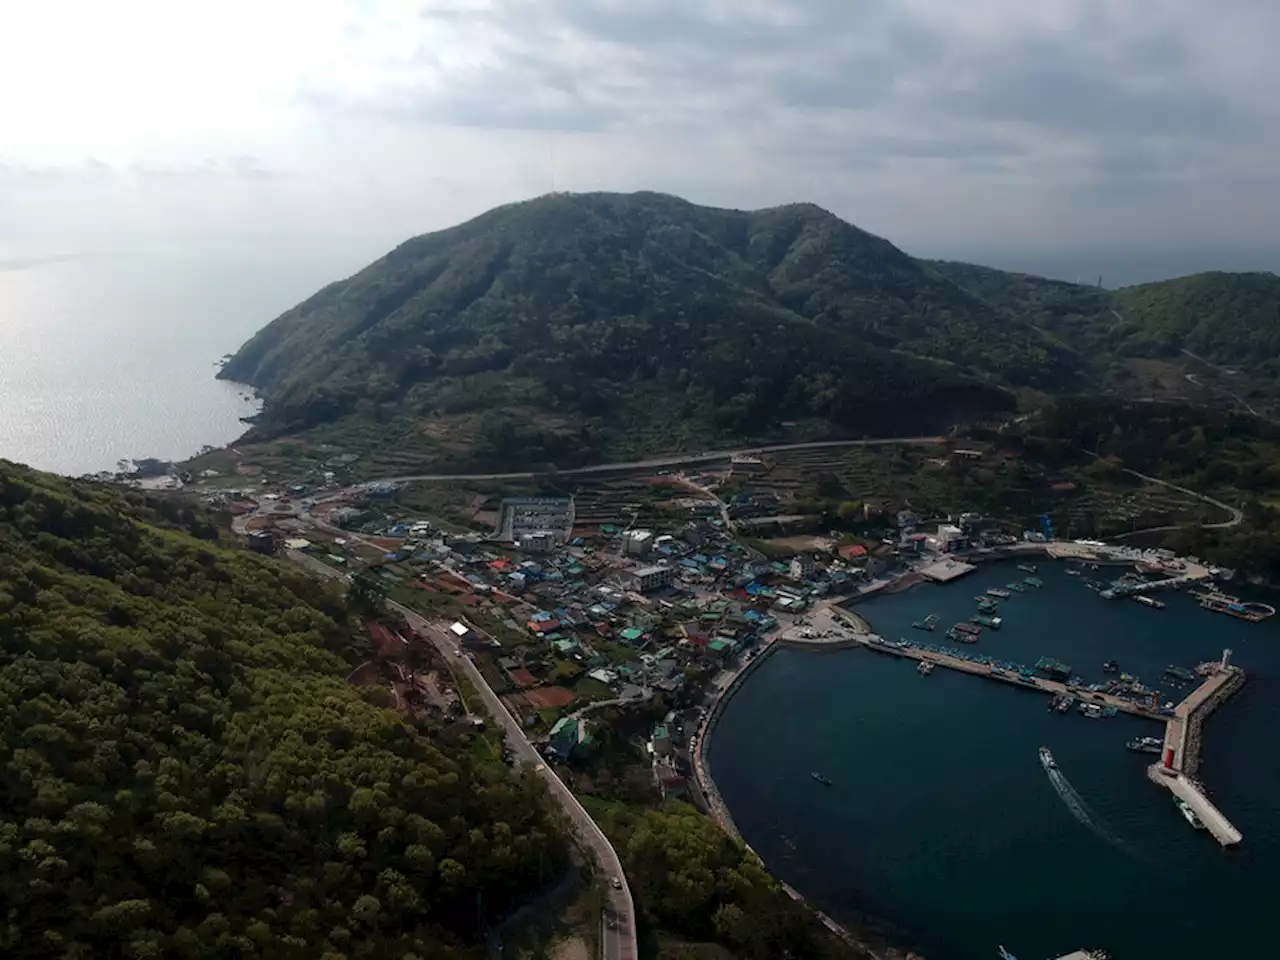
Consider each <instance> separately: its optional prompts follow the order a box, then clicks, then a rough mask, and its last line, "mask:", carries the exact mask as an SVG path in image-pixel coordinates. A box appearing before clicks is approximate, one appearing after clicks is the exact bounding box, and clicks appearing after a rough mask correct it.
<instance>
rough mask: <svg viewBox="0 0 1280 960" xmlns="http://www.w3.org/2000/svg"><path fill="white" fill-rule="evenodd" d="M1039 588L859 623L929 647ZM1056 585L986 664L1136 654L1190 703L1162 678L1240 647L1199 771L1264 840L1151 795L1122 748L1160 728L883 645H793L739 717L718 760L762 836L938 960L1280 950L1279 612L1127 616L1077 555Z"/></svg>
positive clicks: (1010, 573)
mask: <svg viewBox="0 0 1280 960" xmlns="http://www.w3.org/2000/svg"><path fill="white" fill-rule="evenodd" d="M1022 576H1024V574H1023V573H1021V572H1018V571H1015V570H1014V568H1013V566H1012V565H1005V564H1001V565H999V566H994V565H993V566H988V567H984V568H982V569H980V570H979V571H978V572H976V573H974V574H972V575H971V576H969V577H968V578H967V579H964V580H960V581H957V582H955V583H952V584H950V585H947V586H925V587H919V588H916V589H914V590H911V591H909V592H907V593H905V594H899V595H897V596H891V597H882V598H879V599H876V600H874V601H872V602H870V603H867V604H863V605H862V606H860V607H859V608H858V610H859V612H860V613H861V614H863V615H864V616H866V617H867V618H868V619H869V620H870V621H871V623H872V626H873V628H874V629H875V630H876V631H877V632H879V633H881V634H883V635H885V636H889V637H897V636H906V637H909V638H910V639H913V640H920V639H924V638H925V637H926V635H925V634H922V633H920V632H919V631H913V630H911V629H910V623H911V621H913V620H916V619H919V618H921V617H922V616H924V614H926V613H938V614H940V615H941V617H942V625H943V627H945V626H946V625H948V624H950V623H954V622H956V621H958V620H961V619H967V617H968V616H969V615H970V614H971V613H972V611H973V608H974V602H973V599H972V598H973V595H974V594H976V593H979V592H981V591H982V590H983V589H985V588H986V587H988V586H994V585H997V584H1003V583H1005V582H1006V581H1009V580H1014V579H1021V578H1022ZM1039 576H1041V577H1042V578H1043V579H1044V580H1045V581H1046V584H1045V587H1044V588H1043V589H1041V590H1033V589H1032V588H1028V590H1027V592H1026V593H1024V594H1019V595H1016V596H1015V597H1014V598H1012V599H1010V600H1008V601H1005V602H1004V604H1002V615H1003V616H1004V617H1005V619H1006V623H1005V626H1004V628H1003V629H1002V630H1001V631H999V632H992V631H986V632H984V634H983V637H982V640H981V642H980V643H979V644H978V646H977V648H968V649H971V650H972V649H979V650H982V651H984V652H986V653H990V654H994V655H997V656H1001V657H1006V658H1008V659H1011V660H1016V661H1019V662H1023V663H1027V664H1032V663H1034V662H1035V660H1036V659H1037V658H1038V657H1040V656H1042V655H1046V654H1048V655H1051V656H1055V657H1057V658H1058V659H1061V660H1065V661H1067V662H1069V663H1072V664H1073V665H1074V666H1075V668H1076V672H1077V673H1079V674H1081V675H1082V676H1084V677H1085V678H1086V679H1087V680H1093V679H1101V678H1102V677H1103V674H1102V669H1101V664H1102V661H1103V660H1106V659H1116V660H1118V661H1120V664H1121V667H1122V669H1124V670H1126V671H1128V672H1130V673H1134V674H1137V675H1138V676H1140V677H1142V678H1143V680H1144V681H1146V682H1147V683H1148V684H1149V685H1151V684H1155V685H1158V686H1161V687H1162V689H1164V690H1165V691H1166V694H1167V695H1168V698H1169V699H1173V700H1178V699H1181V697H1182V696H1183V695H1184V693H1183V692H1179V691H1178V690H1177V689H1174V688H1171V687H1170V686H1169V685H1168V684H1167V683H1161V676H1160V673H1161V671H1162V670H1163V669H1164V667H1165V666H1166V665H1167V664H1170V663H1177V664H1181V665H1184V666H1189V667H1190V666H1194V664H1195V663H1197V662H1199V661H1201V660H1206V659H1216V658H1217V657H1218V656H1219V655H1220V654H1221V651H1222V648H1223V647H1224V646H1230V647H1232V648H1233V649H1234V650H1235V661H1236V662H1237V663H1239V664H1240V665H1241V666H1243V667H1244V668H1245V669H1246V671H1247V672H1248V675H1249V682H1248V683H1247V684H1246V686H1245V688H1244V690H1243V691H1242V692H1241V693H1240V694H1238V695H1237V696H1236V697H1235V698H1234V699H1232V700H1231V701H1230V702H1229V703H1228V704H1227V705H1226V706H1225V707H1224V708H1223V709H1222V710H1220V711H1219V712H1218V713H1217V714H1215V715H1214V716H1213V717H1212V718H1211V720H1210V721H1209V723H1208V724H1207V725H1206V731H1205V732H1206V754H1205V760H1204V763H1203V766H1202V768H1201V777H1202V779H1203V780H1204V781H1205V783H1206V784H1207V786H1208V788H1209V790H1210V793H1211V796H1212V798H1213V799H1214V801H1215V802H1216V803H1217V804H1218V805H1219V806H1220V807H1221V808H1222V809H1223V811H1224V812H1225V813H1226V814H1227V816H1228V817H1229V818H1230V819H1231V820H1232V821H1233V822H1234V823H1235V824H1236V826H1237V827H1238V828H1239V829H1240V830H1241V832H1242V833H1243V834H1244V838H1245V840H1244V844H1243V845H1242V846H1241V847H1240V848H1239V849H1237V850H1233V851H1227V852H1224V851H1222V850H1221V849H1219V847H1218V845H1217V844H1216V843H1215V842H1214V841H1213V839H1212V838H1211V837H1210V836H1208V834H1206V833H1202V832H1195V831H1193V830H1192V829H1191V828H1190V827H1189V826H1188V825H1187V823H1186V822H1185V821H1184V820H1183V819H1182V818H1181V817H1180V816H1179V815H1178V814H1177V812H1176V810H1175V809H1174V808H1173V806H1172V801H1171V799H1170V795H1169V794H1168V793H1167V792H1165V791H1163V790H1160V789H1158V788H1157V787H1155V786H1154V785H1153V784H1151V783H1150V782H1149V781H1148V780H1147V778H1146V775H1145V770H1144V768H1145V766H1146V765H1147V764H1148V763H1150V762H1152V761H1153V760H1154V759H1156V758H1155V757H1153V756H1150V755H1144V754H1135V753H1132V752H1130V751H1128V750H1125V749H1124V742H1125V741H1126V740H1127V739H1128V738H1129V737H1131V736H1135V735H1139V734H1151V735H1156V736H1158V735H1160V734H1161V733H1162V730H1163V728H1162V726H1161V725H1160V724H1158V723H1156V722H1153V721H1147V720H1142V719H1139V718H1134V717H1123V716H1122V717H1116V718H1113V719H1108V720H1098V721H1090V720H1086V719H1084V718H1083V717H1081V716H1079V715H1078V714H1076V713H1072V714H1070V715H1067V716H1061V715H1058V714H1055V713H1049V712H1048V711H1047V710H1046V707H1047V704H1048V698H1047V697H1046V696H1045V695H1044V694H1041V693H1037V692H1033V691H1025V690H1019V689H1017V688H1014V687H1009V686H1007V685H1004V684H1000V683H995V682H992V681H988V680H984V679H983V678H981V677H974V676H968V675H964V674H958V673H955V672H952V671H948V670H943V669H938V670H936V671H935V672H934V673H933V674H932V675H931V676H929V677H921V676H919V675H918V674H917V673H916V671H915V664H914V663H912V662H909V661H899V660H898V659H896V658H893V657H888V656H884V655H879V654H874V653H871V652H869V651H865V650H850V651H844V652H841V653H832V654H810V653H805V652H801V651H793V650H782V651H779V652H778V653H776V654H775V655H774V656H772V657H771V658H770V660H769V661H768V662H766V663H764V664H762V665H761V666H760V668H759V669H758V670H756V672H755V674H754V675H753V676H752V677H751V678H750V679H749V680H748V681H747V682H746V684H745V685H744V686H743V688H742V689H741V690H740V691H739V693H738V694H737V695H736V696H735V697H734V698H733V700H732V701H731V702H730V703H729V705H728V706H727V707H726V709H725V712H724V715H723V716H722V718H721V720H720V722H719V725H718V726H717V729H716V731H715V733H714V735H713V738H712V742H711V746H710V760H711V766H712V770H713V773H714V776H715V778H716V782H717V784H718V785H719V787H720V790H721V792H722V794H723V795H724V797H725V800H726V801H727V803H728V804H729V807H730V809H731V810H732V812H733V816H734V819H735V820H736V821H737V824H738V826H739V828H740V829H741V831H742V833H743V835H744V837H745V838H746V839H747V841H748V842H749V843H750V844H751V845H752V846H753V847H754V848H755V849H756V850H757V851H759V853H760V854H761V856H763V857H764V859H765V861H766V862H767V863H768V864H769V866H770V867H771V868H772V869H773V870H774V871H775V872H776V873H777V874H778V875H780V876H781V877H782V878H783V879H784V880H787V881H788V882H790V883H792V884H793V885H794V886H796V887H797V888H798V889H799V890H800V891H801V892H802V893H804V894H805V895H806V896H808V897H810V898H811V899H812V900H813V901H814V902H815V903H817V904H818V905H819V906H821V907H823V908H824V909H826V910H828V911H829V912H830V913H832V914H833V915H834V916H836V917H837V918H844V919H847V920H856V919H858V917H859V916H861V915H863V914H869V915H873V916H876V917H880V918H884V919H886V920H888V921H889V922H890V923H891V924H893V925H895V927H896V932H897V934H898V935H899V936H900V937H901V938H902V939H903V940H904V942H906V943H907V944H908V945H914V946H916V947H918V948H919V949H921V950H923V952H925V953H926V954H927V955H928V956H929V957H930V960H948V958H958V960H967V958H974V960H979V958H990V957H994V956H995V955H996V945H997V944H1000V943H1003V944H1004V945H1006V946H1007V947H1008V948H1009V949H1010V950H1011V951H1012V952H1014V953H1016V954H1018V956H1019V957H1022V958H1024V960H1027V958H1030V960H1038V958H1040V957H1054V956H1057V955H1058V954H1060V953H1065V952H1067V951H1068V950H1070V949H1075V948H1077V947H1080V946H1093V947H1102V948H1105V949H1108V950H1110V951H1111V953H1112V955H1113V956H1114V957H1116V958H1117V960H1146V958H1160V960H1192V958H1196V960H1201V958H1206V957H1225V956H1236V955H1239V956H1251V957H1252V956H1260V957H1261V956H1276V955H1280V951H1278V950H1277V949H1276V948H1275V936H1274V930H1273V929H1272V926H1271V923H1270V917H1271V908H1272V906H1273V903H1274V893H1275V891H1276V890H1277V889H1280V866H1278V865H1280V822H1278V821H1280V816H1278V814H1280V802H1278V801H1280V766H1277V764H1276V757H1277V756H1278V755H1280V698H1278V697H1277V690H1278V689H1280V683H1278V678H1280V622H1278V621H1280V618H1276V619H1274V620H1271V621H1268V622H1265V623H1261V624H1247V623H1243V622H1240V621H1236V620H1233V619H1231V618H1229V617H1224V616H1221V615H1217V614H1210V613H1207V612H1205V611H1202V610H1200V609H1199V608H1198V607H1197V606H1196V605H1195V603H1194V601H1192V600H1191V599H1190V598H1188V597H1183V596H1177V595H1173V596H1166V597H1164V599H1165V600H1166V601H1167V602H1168V607H1167V608H1166V609H1164V610H1159V611H1157V610H1150V609H1147V608H1145V607H1143V606H1140V605H1139V604H1137V603H1134V602H1132V601H1128V600H1121V601H1110V602H1109V601H1105V600H1101V599H1100V598H1099V597H1098V596H1097V595H1096V594H1094V593H1092V592H1091V591H1089V590H1087V589H1086V588H1085V587H1084V586H1083V584H1082V583H1081V582H1080V581H1079V580H1077V579H1074V578H1070V577H1067V576H1065V574H1064V573H1063V567H1062V566H1061V565H1058V564H1048V563H1042V564H1040V574H1039ZM941 634H942V631H941V630H939V631H937V632H936V633H934V634H931V635H927V636H928V637H929V638H930V639H931V640H932V641H933V642H937V643H945V640H944V638H943V637H942V635H941ZM1041 744H1045V745H1047V746H1049V747H1050V748H1051V749H1052V750H1053V752H1054V755H1055V757H1056V758H1057V760H1058V763H1059V766H1060V768H1061V770H1062V772H1063V774H1064V775H1065V778H1066V780H1067V781H1068V782H1069V784H1070V788H1066V787H1064V788H1063V792H1065V793H1067V794H1068V797H1067V799H1064V797H1063V796H1062V795H1061V794H1060V793H1059V791H1058V790H1056V789H1055V786H1054V784H1053V783H1051V782H1050V780H1049V778H1048V777H1047V776H1046V774H1045V771H1044V770H1043V769H1042V767H1041V766H1040V763H1039V760H1038V758H1037V755H1036V748H1037V747H1038V746H1039V745H1041ZM813 770H818V771H821V772H822V773H824V774H825V775H826V776H828V777H829V778H830V779H831V780H832V781H834V783H833V785H832V786H831V787H823V786H822V785H820V784H818V783H816V782H815V781H814V780H813V779H812V778H811V777H810V776H809V773H810V771H813ZM1072 791H1074V792H1072ZM1068 799H1069V800H1070V801H1072V802H1071V803H1068ZM1073 804H1074V809H1073ZM1081 805H1083V806H1081Z"/></svg>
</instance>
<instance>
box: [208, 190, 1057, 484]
mask: <svg viewBox="0 0 1280 960" xmlns="http://www.w3.org/2000/svg"><path fill="white" fill-rule="evenodd" d="M1082 368H1083V365H1082V363H1081V362H1080V360H1079V358H1078V357H1077V356H1076V355H1075V354H1074V353H1073V352H1072V351H1070V350H1069V349H1067V348H1066V347H1063V346H1062V345H1061V343H1060V341H1059V340H1058V339H1057V338H1055V337H1053V336H1050V335H1046V334H1045V333H1043V332H1042V331H1040V330H1037V329H1036V328H1035V327H1034V326H1032V325H1031V324H1030V323H1027V322H1024V321H1022V320H1021V319H1019V318H1017V317H1014V316H1012V315H1010V314H1009V313H1007V312H1005V311H1001V310H997V309H993V308H992V307H991V306H990V305H989V304H987V303H986V302H984V301H983V300H982V299H981V298H979V297H976V296H974V295H973V294H971V293H969V292H968V291H965V290H963V289H961V288H960V287H959V286H957V285H956V284H955V283H952V282H950V281H949V280H948V279H946V278H945V277H942V276H940V275H939V274H937V273H936V272H935V271H933V270H932V269H930V268H929V267H928V266H926V265H922V264H921V263H920V262H918V261H916V260H914V259H912V258H911V257H909V256H907V255H906V254H904V253H902V252H901V251H900V250H898V249H897V248H895V247H894V246H893V245H892V244H890V243H888V242H887V241H885V240H882V239H879V238H877V237H874V236H871V235H870V234H867V233H865V232H863V231H861V230H858V229H857V228H855V227H852V226H850V225H849V224H847V223H844V222H843V221H841V220H839V219H838V218H836V217H834V216H833V215H831V214H829V213H827V212H825V211H823V210H821V209H819V208H817V207H814V206H810V205H795V206H786V207H779V208H775V209H770V210H761V211H756V212H743V211H735V210H719V209H711V208H707V207H699V206H696V205H694V204H691V203H687V202H685V201H683V200H679V199H676V198H674V197H669V196H663V195H660V194H645V193H641V194H632V195H617V194H586V195H552V196H547V197H543V198H540V199H537V200H533V201H530V202H527V203H520V204H515V205H511V206H507V207H502V208H499V209H496V210H493V211H490V212H489V213H486V214H484V215H483V216H481V217H478V218H476V219H475V220H472V221H470V222H468V223H464V224H462V225H461V226H458V227H454V228H452V229H449V230H444V231H441V232H439V233H433V234H429V235H426V236H422V237H418V238H416V239H413V240H410V241H408V242H407V243H405V244H403V245H402V246H400V247H398V248H397V249H396V250H394V251H393V252H392V253H390V254H388V255H387V256H386V257H384V258H383V259H381V260H379V261H377V262H376V263H374V264H372V265H370V266H369V267H367V268H366V269H364V270H362V271H361V272H360V273H358V274H356V275H355V276H354V277H351V278H350V279H348V280H345V281H341V282H339V283H334V284H331V285H330V286H328V287H326V288H325V289H324V290H322V291H321V292H320V293H318V294H316V295H315V296H314V297H312V298H311V299H309V300H307V301H306V302H304V303H302V304H300V305H299V306H297V307H295V308H294V309H292V310H290V311H289V312H287V313H285V314H284V315H283V316H281V317H280V318H279V319H277V320H276V321H274V322H273V323H271V324H270V325H268V326H267V327H266V328H265V329H263V330H262V331H261V332H260V333H259V334H258V335H257V336H255V337H254V338H253V339H252V340H251V341H249V342H248V343H247V344H245V346H244V347H243V348H241V350H240V351H239V353H237V354H236V355H235V357H234V358H233V359H232V360H231V362H230V363H228V364H227V366H226V368H225V370H224V372H223V375H224V376H225V377H228V378H231V379H235V380H239V381H243V382H248V383H251V384H253V385H254V386H256V387H258V388H259V390H260V391H261V392H262V393H263V395H264V396H265V398H266V400H267V409H266V413H265V415H264V417H263V418H262V422H261V425H260V430H259V433H260V434H268V433H272V432H275V433H280V432H284V431H290V430H297V429H301V428H307V427H314V426H316V425H321V424H332V423H334V422H336V421H342V420H344V419H348V420H349V419H350V418H352V417H359V418H363V419H364V420H365V421H371V420H381V421H383V423H384V424H387V425H392V424H394V425H395V429H397V430H400V431H401V432H405V431H406V429H407V430H408V432H410V433H412V432H413V430H412V428H411V427H410V428H406V427H405V422H406V420H407V421H409V422H410V423H416V424H426V425H428V427H427V430H428V432H430V427H429V424H431V423H432V422H439V421H443V422H450V421H451V420H452V421H454V422H457V421H460V420H462V419H464V418H466V417H468V416H473V417H474V416H480V415H483V414H485V413H489V414H496V415H497V416H493V417H491V418H490V420H489V421H488V422H487V423H484V424H482V428H481V431H480V432H481V433H482V434H484V436H482V437H481V442H480V444H478V446H480V447H483V446H484V445H485V444H486V443H487V444H488V447H489V451H490V453H492V454H494V455H500V454H501V452H502V451H503V450H507V451H509V450H510V448H511V447H513V446H517V447H533V448H535V449H536V450H537V451H538V452H541V453H544V454H546V455H547V456H549V457H553V458H555V457H558V458H560V460H562V461H566V462H567V461H569V460H573V459H581V458H586V457H590V456H594V455H597V454H598V453H600V452H601V451H604V450H608V449H611V448H616V447H617V446H618V445H619V443H621V442H626V443H630V444H632V446H634V445H635V444H636V443H637V440H636V438H637V437H648V438H651V439H650V440H648V441H646V443H647V445H648V446H649V447H651V448H653V449H664V448H665V449H670V448H672V447H674V446H678V445H679V443H680V438H681V437H683V436H690V435H696V436H698V437H710V438H729V437H759V436H765V435H771V434H773V433H775V432H776V430H777V427H778V424H779V423H780V422H781V421H807V422H809V421H812V422H817V423H818V424H824V425H826V427H827V428H830V429H834V430H839V431H841V432H844V433H849V432H853V433H894V432H897V433H903V432H914V431H921V430H932V429H938V428H939V427H942V426H945V425H946V424H949V423H950V422H952V421H953V420H954V419H956V417H957V416H963V415H966V414H970V413H977V412H991V411H999V410H1006V409H1009V408H1010V407H1011V405H1012V397H1011V395H1010V394H1009V393H1008V392H1007V391H1006V390H1005V389H1003V388H1004V387H1009V386H1014V387H1016V386H1034V387H1038V388H1041V389H1058V388H1067V387H1071V386H1074V385H1076V384H1077V383H1078V380H1079V375H1080V372H1081V370H1082ZM690 425H693V426H692V427H691V426H690ZM673 441H674V442H673ZM689 442H691V443H692V442H696V441H694V440H690V441H689ZM644 445H645V444H641V446H644Z"/></svg>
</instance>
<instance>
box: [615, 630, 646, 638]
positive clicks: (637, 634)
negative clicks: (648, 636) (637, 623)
mask: <svg viewBox="0 0 1280 960" xmlns="http://www.w3.org/2000/svg"><path fill="white" fill-rule="evenodd" d="M619 636H621V637H622V639H623V640H639V639H640V638H641V637H643V636H644V631H643V630H641V629H639V628H638V627H627V629H625V630H623V631H622V633H621V634H619Z"/></svg>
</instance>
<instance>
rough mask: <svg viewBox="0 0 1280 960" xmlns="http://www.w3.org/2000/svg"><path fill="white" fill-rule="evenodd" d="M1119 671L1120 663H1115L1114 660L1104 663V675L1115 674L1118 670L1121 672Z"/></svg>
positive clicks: (1104, 661)
mask: <svg viewBox="0 0 1280 960" xmlns="http://www.w3.org/2000/svg"><path fill="white" fill-rule="evenodd" d="M1119 669H1120V664H1118V663H1117V662H1116V661H1114V660H1103V661H1102V672H1103V673H1115V672H1116V671H1117V670H1119Z"/></svg>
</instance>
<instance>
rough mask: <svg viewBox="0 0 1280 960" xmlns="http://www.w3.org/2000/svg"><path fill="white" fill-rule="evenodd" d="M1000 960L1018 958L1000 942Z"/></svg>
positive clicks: (1015, 959) (1014, 959) (1016, 959)
mask: <svg viewBox="0 0 1280 960" xmlns="http://www.w3.org/2000/svg"><path fill="white" fill-rule="evenodd" d="M1000 960H1018V958H1017V957H1015V956H1014V955H1013V954H1012V953H1010V952H1009V951H1008V950H1006V949H1005V948H1004V944H1003V943H1002V944H1000Z"/></svg>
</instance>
